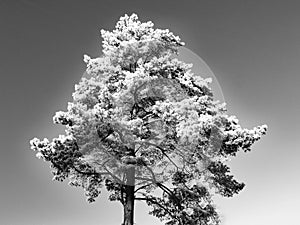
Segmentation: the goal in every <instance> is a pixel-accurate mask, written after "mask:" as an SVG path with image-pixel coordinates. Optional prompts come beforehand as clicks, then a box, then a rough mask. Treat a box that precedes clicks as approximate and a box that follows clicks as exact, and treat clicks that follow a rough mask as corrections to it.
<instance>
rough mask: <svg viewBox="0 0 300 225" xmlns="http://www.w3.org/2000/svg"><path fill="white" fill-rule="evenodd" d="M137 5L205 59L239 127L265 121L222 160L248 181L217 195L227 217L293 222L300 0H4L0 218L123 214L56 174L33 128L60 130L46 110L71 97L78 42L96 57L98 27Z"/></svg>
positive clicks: (145, 219)
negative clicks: (38, 148) (34, 145)
mask: <svg viewBox="0 0 300 225" xmlns="http://www.w3.org/2000/svg"><path fill="white" fill-rule="evenodd" d="M133 12H135V13H137V14H138V15H139V17H140V20H142V21H148V20H151V21H153V22H154V24H155V26H156V27H158V28H168V29H170V30H171V31H172V32H174V33H175V34H177V35H179V36H180V37H181V38H182V40H183V41H184V42H185V43H186V47H187V48H189V49H191V50H192V51H194V52H195V53H197V54H198V55H199V56H201V58H202V59H204V60H205V62H206V63H207V64H208V65H209V66H210V68H211V69H212V71H213V72H214V74H215V76H216V77H217V79H218V81H219V83H220V85H221V87H222V90H223V94H224V97H225V100H226V102H227V106H228V111H229V113H230V114H234V115H236V116H237V117H238V118H239V120H240V123H241V125H242V126H243V127H246V128H251V127H253V126H256V125H261V124H264V123H265V124H267V125H268V126H269V130H268V134H267V136H264V137H263V139H262V140H260V141H259V142H257V143H256V144H255V145H254V146H253V149H252V152H250V153H247V154H245V153H240V154H238V157H236V158H234V159H233V160H232V161H231V162H230V165H231V168H232V172H233V174H235V176H236V178H237V179H238V180H239V181H243V182H245V183H246V187H245V188H244V190H243V191H242V192H241V193H240V194H239V195H237V196H235V197H233V198H229V199H221V198H216V203H217V205H218V207H219V209H220V211H221V216H222V218H223V225H269V224H270V225H282V224H288V225H299V224H300V218H299V216H298V214H299V209H300V208H299V204H300V195H299V190H300V179H299V178H300V153H299V145H300V136H299V134H300V132H299V125H300V119H299V118H300V117H299V115H300V100H299V96H300V88H299V86H300V26H299V21H300V1H297V0H295V1H289V0H282V1H277V0H269V1H266V0H257V1H253V0H247V1H245V0H237V1H232V0H227V1H223V0H206V1H203V0H195V1H188V0H184V1H183V0H182V1H177V0H172V1H168V0H152V1H143V0H136V1H134V0H131V1H130V0H127V1H125V0H119V1H113V0H105V1H104V0H98V1H91V0H89V1H88V0H87V1H84V0H81V1H75V0H59V1H58V0H57V1H48V0H0V32H1V34H0V75H1V82H0V85H1V87H0V103H1V104H0V106H1V110H0V114H1V115H0V126H1V130H0V143H1V147H0V224H1V225H2V224H3V225H81V224H88V225H118V224H120V223H121V220H122V219H121V218H122V210H121V206H120V205H119V204H118V203H110V202H108V200H107V199H106V193H105V192H103V195H102V196H101V197H100V198H99V199H98V200H97V202H96V203H94V204H88V203H87V202H86V201H85V197H84V194H83V191H82V189H80V188H77V189H76V188H73V187H70V186H68V185H67V184H66V183H59V182H54V181H52V180H51V179H52V175H51V173H50V168H49V165H48V164H46V163H44V162H43V161H42V160H38V159H37V158H35V156H34V153H33V152H32V151H30V150H29V140H30V139H32V138H33V137H36V136H37V137H39V138H43V137H48V138H53V137H56V136H57V135H58V134H59V133H61V132H62V131H63V129H62V127H60V126H58V125H54V124H52V116H53V115H54V113H55V112H56V111H59V110H65V108H66V104H67V102H68V101H70V100H71V93H72V92H73V89H74V85H75V84H76V83H77V82H78V81H79V79H80V77H81V76H82V73H83V72H84V70H85V64H84V63H83V61H82V59H83V54H89V55H91V56H92V57H97V56H98V55H99V54H100V51H101V41H102V40H101V39H100V29H101V28H103V29H108V30H112V29H113V28H114V25H115V23H116V21H117V20H118V19H119V17H120V16H122V15H124V14H125V13H128V14H131V13H133ZM297 149H298V150H297ZM135 218H136V224H137V225H160V224H161V223H160V222H159V221H158V220H157V219H155V218H153V217H152V216H148V214H147V211H146V207H144V205H143V204H142V203H141V204H137V205H136V217H135Z"/></svg>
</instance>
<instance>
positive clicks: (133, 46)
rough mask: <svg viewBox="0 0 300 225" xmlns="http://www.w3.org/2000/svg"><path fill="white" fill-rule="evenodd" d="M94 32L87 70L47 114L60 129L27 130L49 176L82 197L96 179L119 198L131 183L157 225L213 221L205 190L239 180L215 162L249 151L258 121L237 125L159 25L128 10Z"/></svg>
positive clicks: (94, 192)
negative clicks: (63, 105) (94, 50)
mask: <svg viewBox="0 0 300 225" xmlns="http://www.w3.org/2000/svg"><path fill="white" fill-rule="evenodd" d="M101 35H102V38H103V45H102V47H103V55H102V56H101V57H98V58H95V59H92V58H91V57H89V56H87V55H85V56H84V61H85V62H86V64H87V70H86V72H87V73H88V74H89V75H90V78H88V79H87V78H83V79H82V80H81V81H80V82H79V84H78V85H76V86H75V92H74V93H73V101H72V102H69V103H68V107H67V111H66V112H57V113H56V115H55V116H54V118H53V121H54V122H55V123H57V124H62V125H64V126H65V127H66V134H65V135H61V136H59V137H58V138H55V139H53V140H52V141H51V142H50V141H48V140H47V139H44V140H39V139H37V138H35V139H33V140H32V141H31V147H32V149H33V150H35V151H36V152H37V156H38V157H40V158H42V159H44V160H45V161H48V162H50V163H51V167H52V169H53V174H54V179H55V180H60V181H62V180H64V179H66V178H68V179H69V181H70V185H74V186H81V187H83V188H84V190H85V193H86V195H87V197H88V201H90V202H92V201H94V200H95V198H96V197H97V196H98V195H99V194H100V189H101V188H102V186H105V187H106V188H107V190H108V191H109V192H110V193H111V195H110V197H109V199H110V200H112V201H120V202H121V203H122V204H123V205H124V206H125V205H126V201H127V200H128V198H129V192H128V190H129V189H128V188H127V187H128V186H133V187H134V200H141V201H143V200H144V201H145V202H146V203H147V204H148V205H149V206H150V207H151V208H152V209H151V211H150V213H151V214H152V215H154V216H157V217H159V218H160V219H161V220H163V221H165V223H166V224H167V225H171V224H172V225H189V224H190V225H202V224H218V223H219V218H218V214H217V212H216V210H215V207H214V205H213V203H212V200H211V196H212V194H213V193H218V194H220V195H222V196H226V197H230V196H232V195H233V194H236V193H238V192H239V191H240V190H242V188H243V187H244V184H243V183H239V182H237V181H236V180H234V178H233V176H232V175H230V171H229V167H228V166H227V165H226V164H225V162H226V160H227V159H228V158H229V157H231V156H235V155H236V153H237V152H238V151H241V150H242V151H249V150H250V147H251V145H252V144H253V143H254V142H256V141H257V140H259V139H260V138H261V136H262V135H264V134H265V133H266V126H265V125H263V126H258V127H255V128H253V129H243V128H241V126H240V125H239V124H238V120H237V119H236V118H235V117H234V116H229V115H227V114H226V108H225V104H223V103H220V102H218V101H215V100H214V97H213V93H212V91H211V88H210V86H209V84H210V82H211V80H210V79H203V78H202V77H201V74H193V73H192V72H191V67H192V65H190V64H186V63H185V62H182V61H179V60H178V59H176V57H175V58H174V54H175V55H176V53H177V51H178V48H179V47H181V46H183V45H184V43H183V42H181V40H180V38H179V37H177V36H175V35H174V34H173V33H172V32H170V31H169V30H162V29H154V28H153V23H152V22H146V23H142V22H140V21H139V20H138V17H137V15H135V14H132V15H131V16H128V15H125V16H123V17H121V18H120V20H119V21H118V22H117V24H116V27H115V30H113V31H112V32H110V31H104V30H102V31H101ZM157 190H160V191H157Z"/></svg>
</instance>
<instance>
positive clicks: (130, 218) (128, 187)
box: [123, 167, 135, 225]
mask: <svg viewBox="0 0 300 225" xmlns="http://www.w3.org/2000/svg"><path fill="white" fill-rule="evenodd" d="M134 176H135V168H134V167H133V168H130V169H128V170H127V171H126V178H127V179H126V180H127V182H126V184H125V185H124V187H125V202H124V222H123V225H133V223H134V188H135V186H134V180H135V179H134Z"/></svg>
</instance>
